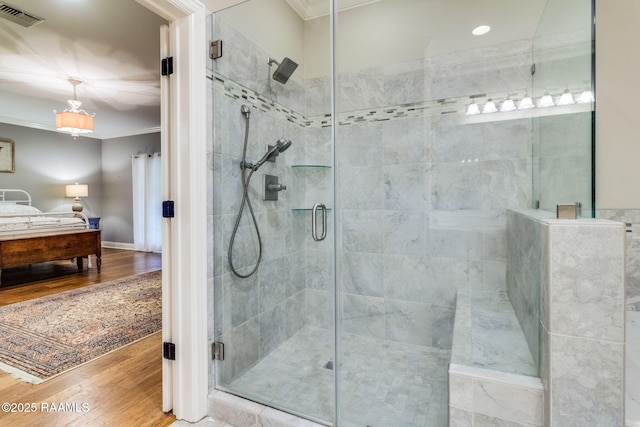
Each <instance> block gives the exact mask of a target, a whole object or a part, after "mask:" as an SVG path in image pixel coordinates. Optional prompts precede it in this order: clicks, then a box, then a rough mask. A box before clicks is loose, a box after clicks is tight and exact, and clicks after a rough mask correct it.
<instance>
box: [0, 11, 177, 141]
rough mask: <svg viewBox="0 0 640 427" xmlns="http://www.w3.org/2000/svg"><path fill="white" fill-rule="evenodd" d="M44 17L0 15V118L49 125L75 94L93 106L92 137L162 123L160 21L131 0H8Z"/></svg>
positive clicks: (51, 127) (132, 131) (88, 107)
mask: <svg viewBox="0 0 640 427" xmlns="http://www.w3.org/2000/svg"><path fill="white" fill-rule="evenodd" d="M5 3H8V4H10V5H11V6H14V7H17V8H19V9H21V10H24V11H26V12H30V13H32V14H35V15H37V16H38V17H41V18H44V21H43V22H41V23H39V24H36V25H35V26H33V27H30V28H25V27H22V26H20V25H18V24H15V23H13V22H10V21H7V20H5V19H0V122H5V123H12V124H19V125H28V126H32V127H36V128H41V129H48V130H54V129H55V119H54V114H53V110H54V109H55V110H58V111H60V110H63V109H65V108H67V103H66V100H67V99H71V98H72V97H73V86H72V85H71V84H70V83H69V82H68V81H67V80H68V79H69V78H74V79H78V80H81V81H82V82H83V83H82V84H81V85H79V86H78V88H77V98H78V100H80V101H82V102H83V105H82V108H84V109H85V110H87V111H89V112H95V113H96V117H95V134H93V135H94V136H96V137H101V138H109V137H114V136H121V135H127V134H136V133H142V132H145V131H147V130H149V129H152V128H156V127H158V126H159V125H160V77H159V69H160V65H159V63H160V62H159V61H160V60H159V47H160V36H159V34H160V26H161V25H162V24H163V23H165V21H164V20H163V19H162V18H160V17H158V16H157V15H155V14H154V13H152V12H150V11H149V10H147V9H146V8H144V7H143V6H141V5H139V4H138V3H136V2H135V1H134V0H108V1H106V0H9V1H7V2H5Z"/></svg>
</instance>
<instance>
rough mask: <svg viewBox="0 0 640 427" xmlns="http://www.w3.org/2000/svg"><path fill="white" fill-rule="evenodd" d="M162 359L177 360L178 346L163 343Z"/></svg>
mask: <svg viewBox="0 0 640 427" xmlns="http://www.w3.org/2000/svg"><path fill="white" fill-rule="evenodd" d="M162 357H164V358H165V359H167V360H176V345H175V344H174V343H172V342H163V343H162Z"/></svg>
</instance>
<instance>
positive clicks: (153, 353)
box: [0, 249, 175, 427]
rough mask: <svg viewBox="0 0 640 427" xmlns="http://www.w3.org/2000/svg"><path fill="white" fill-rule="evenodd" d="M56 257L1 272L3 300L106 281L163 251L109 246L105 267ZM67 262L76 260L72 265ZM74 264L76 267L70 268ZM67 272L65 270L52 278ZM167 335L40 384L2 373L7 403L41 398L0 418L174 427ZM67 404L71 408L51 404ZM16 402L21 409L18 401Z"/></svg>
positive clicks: (151, 263)
mask: <svg viewBox="0 0 640 427" xmlns="http://www.w3.org/2000/svg"><path fill="white" fill-rule="evenodd" d="M65 264H66V263H49V264H43V265H38V266H34V267H32V268H19V269H6V270H4V271H3V272H2V279H3V280H2V283H3V285H2V286H1V287H0V305H7V304H13V303H16V302H19V301H24V300H27V299H31V298H38V297H41V296H44V295H50V294H54V293H57V292H63V291H67V290H70V289H76V288H79V287H83V286H89V285H92V284H95V283H101V282H106V281H109V280H114V279H118V278H121V277H126V276H130V275H132V274H138V273H144V272H147V271H153V270H158V269H160V268H161V257H160V255H159V254H149V253H143V252H134V251H125V250H115V249H104V250H103V254H102V269H101V270H102V271H101V272H100V273H98V272H97V271H96V269H95V267H94V268H90V269H85V270H84V271H82V272H78V271H77V268H75V264H69V265H65ZM68 267H71V268H70V269H69V268H68ZM67 270H69V271H67ZM56 274H63V276H60V277H53V276H54V275H56ZM161 348H162V337H161V333H160V332H158V333H155V334H153V335H151V336H149V337H147V338H144V339H142V340H140V341H138V342H136V343H133V344H131V345H128V346H126V347H123V348H121V349H119V350H117V351H114V352H112V353H110V354H108V355H106V356H103V357H101V358H99V359H96V360H94V361H92V362H90V363H87V364H86V365H83V366H81V367H78V368H76V369H73V370H71V371H69V372H66V373H64V374H62V375H60V376H58V377H55V378H53V379H51V380H49V381H46V382H44V383H41V384H29V383H25V382H22V381H20V380H17V379H15V378H13V377H12V376H11V375H10V374H7V373H4V372H0V401H1V402H0V403H4V402H9V403H15V404H29V405H31V404H35V405H34V408H35V409H37V411H36V412H30V413H24V412H22V413H21V412H9V413H7V412H4V411H1V412H0V425H2V426H11V427H23V426H25V427H26V426H34V427H35V426H48V427H49V426H51V427H57V426H92V427H93V426H103V425H104V426H167V425H169V424H171V423H172V422H173V421H174V420H175V417H174V416H173V415H172V414H166V413H164V412H163V411H162V369H161V367H162V354H161ZM52 404H55V405H56V406H54V408H56V409H59V408H60V405H61V404H63V407H64V405H66V409H67V411H57V412H55V411H51V409H49V410H48V411H47V410H45V409H47V408H51V407H52ZM16 409H17V408H16Z"/></svg>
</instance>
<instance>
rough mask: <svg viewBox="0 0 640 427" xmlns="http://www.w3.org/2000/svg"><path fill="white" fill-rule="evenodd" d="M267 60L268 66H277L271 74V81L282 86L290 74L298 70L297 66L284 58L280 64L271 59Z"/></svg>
mask: <svg viewBox="0 0 640 427" xmlns="http://www.w3.org/2000/svg"><path fill="white" fill-rule="evenodd" d="M268 60H269V65H272V64H276V65H277V66H278V68H276V70H275V71H274V72H273V80H275V81H278V82H280V83H282V84H285V83H286V82H287V81H288V80H289V77H291V74H293V72H294V71H295V70H296V68H298V64H297V63H296V62H295V61H293V60H291V59H289V58H284V59H283V60H282V62H278V61H276V60H275V59H273V58H268Z"/></svg>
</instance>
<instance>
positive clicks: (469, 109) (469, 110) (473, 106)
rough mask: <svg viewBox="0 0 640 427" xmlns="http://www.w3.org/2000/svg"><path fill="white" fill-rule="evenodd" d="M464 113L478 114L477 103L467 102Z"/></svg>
mask: <svg viewBox="0 0 640 427" xmlns="http://www.w3.org/2000/svg"><path fill="white" fill-rule="evenodd" d="M465 114H466V115H467V116H475V115H476V114H480V108H479V107H478V104H476V103H475V102H472V103H471V104H469V106H468V107H467V112H466V113H465Z"/></svg>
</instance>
